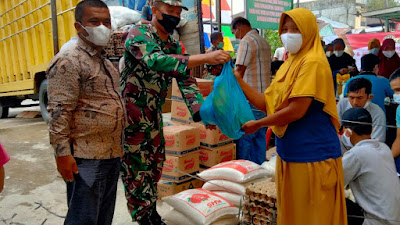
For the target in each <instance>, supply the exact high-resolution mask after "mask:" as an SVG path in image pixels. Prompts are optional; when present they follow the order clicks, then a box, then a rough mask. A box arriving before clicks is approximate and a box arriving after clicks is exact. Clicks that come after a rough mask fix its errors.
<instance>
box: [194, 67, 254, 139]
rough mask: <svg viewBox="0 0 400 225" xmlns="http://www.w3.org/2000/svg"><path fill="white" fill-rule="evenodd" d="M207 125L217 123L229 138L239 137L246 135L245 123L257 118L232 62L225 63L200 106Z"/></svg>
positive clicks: (202, 117) (201, 114)
mask: <svg viewBox="0 0 400 225" xmlns="http://www.w3.org/2000/svg"><path fill="white" fill-rule="evenodd" d="M200 116H201V119H202V121H203V123H204V124H205V125H210V124H213V125H217V126H218V127H219V128H220V129H221V131H222V133H224V134H225V135H226V136H228V137H229V138H233V139H239V138H240V137H242V136H243V135H244V131H243V130H241V127H242V125H243V124H245V123H246V122H248V121H250V120H255V118H254V114H253V112H252V110H251V108H250V105H249V103H248V102H247V99H246V96H245V95H244V93H243V91H242V89H241V88H240V85H239V83H238V82H237V80H236V78H235V75H234V74H233V71H232V63H231V62H228V63H225V65H224V68H223V69H222V72H221V75H219V76H218V77H217V78H216V79H215V81H214V90H213V91H212V92H211V93H210V95H209V96H208V97H207V99H206V100H205V101H204V103H203V105H202V106H201V108H200Z"/></svg>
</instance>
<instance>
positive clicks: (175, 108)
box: [171, 79, 236, 171]
mask: <svg viewBox="0 0 400 225" xmlns="http://www.w3.org/2000/svg"><path fill="white" fill-rule="evenodd" d="M197 84H198V86H199V89H200V93H201V94H202V95H203V97H204V98H206V97H207V96H208V95H209V94H210V93H211V91H212V89H213V85H214V82H213V81H210V80H203V79H197ZM172 99H173V101H172V113H171V121H173V122H179V123H186V124H188V125H189V126H192V127H196V128H198V129H199V135H200V145H201V147H200V151H199V153H200V158H199V159H200V167H201V168H200V171H201V170H203V169H205V168H209V167H212V166H214V165H216V164H218V163H221V162H226V161H231V160H234V159H236V145H235V144H234V143H233V140H232V139H230V138H228V137H227V136H226V135H224V134H223V133H222V132H221V130H220V129H219V128H218V127H217V128H216V129H214V130H210V129H206V126H205V125H204V124H203V123H202V122H199V123H194V122H193V119H192V118H191V116H190V112H189V110H188V108H187V106H186V104H185V103H184V102H183V98H182V94H181V91H180V90H179V88H178V85H177V83H176V81H175V80H174V81H173V83H172Z"/></svg>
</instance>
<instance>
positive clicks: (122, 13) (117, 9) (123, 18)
mask: <svg viewBox="0 0 400 225" xmlns="http://www.w3.org/2000/svg"><path fill="white" fill-rule="evenodd" d="M108 8H109V9H110V14H111V17H112V18H113V19H114V23H115V26H116V27H117V28H120V27H123V26H125V25H128V24H135V23H137V22H139V21H140V17H141V14H140V12H138V11H135V10H132V9H129V8H127V7H124V6H110V7H108Z"/></svg>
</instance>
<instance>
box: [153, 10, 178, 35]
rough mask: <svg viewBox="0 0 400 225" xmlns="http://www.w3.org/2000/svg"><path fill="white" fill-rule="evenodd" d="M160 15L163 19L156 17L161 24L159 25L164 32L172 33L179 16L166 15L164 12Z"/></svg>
mask: <svg viewBox="0 0 400 225" xmlns="http://www.w3.org/2000/svg"><path fill="white" fill-rule="evenodd" d="M162 16H163V19H162V20H159V19H157V20H158V22H159V23H160V24H161V26H163V27H164V29H165V31H166V32H168V33H170V34H172V33H173V32H174V29H175V28H176V26H178V24H179V22H180V21H181V19H180V18H179V17H176V16H171V15H167V14H164V13H162Z"/></svg>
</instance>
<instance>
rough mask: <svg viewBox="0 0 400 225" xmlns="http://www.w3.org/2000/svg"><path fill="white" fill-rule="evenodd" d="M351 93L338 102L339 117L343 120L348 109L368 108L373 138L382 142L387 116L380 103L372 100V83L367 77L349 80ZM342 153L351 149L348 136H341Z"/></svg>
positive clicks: (384, 135) (384, 137) (384, 136)
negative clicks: (377, 103)
mask: <svg viewBox="0 0 400 225" xmlns="http://www.w3.org/2000/svg"><path fill="white" fill-rule="evenodd" d="M348 89H349V93H348V94H347V95H348V96H347V98H343V99H341V100H340V101H339V103H338V104H337V106H336V107H337V111H338V115H339V118H340V119H341V120H343V118H342V117H343V114H344V112H346V111H347V110H348V109H351V108H356V107H361V108H365V109H366V110H368V112H369V113H370V114H371V116H372V126H373V128H374V129H373V131H372V138H373V139H377V140H378V141H380V142H383V143H385V141H386V127H385V125H386V116H385V113H384V112H383V111H382V109H381V108H379V106H378V105H376V104H374V103H372V102H371V100H372V99H373V98H374V96H373V95H372V94H371V89H372V84H371V82H370V81H369V80H367V79H365V78H357V79H353V80H351V81H350V82H348ZM341 145H342V153H344V152H346V151H347V150H349V149H350V148H351V147H352V146H351V143H350V141H349V140H348V138H347V139H346V136H342V138H341Z"/></svg>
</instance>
